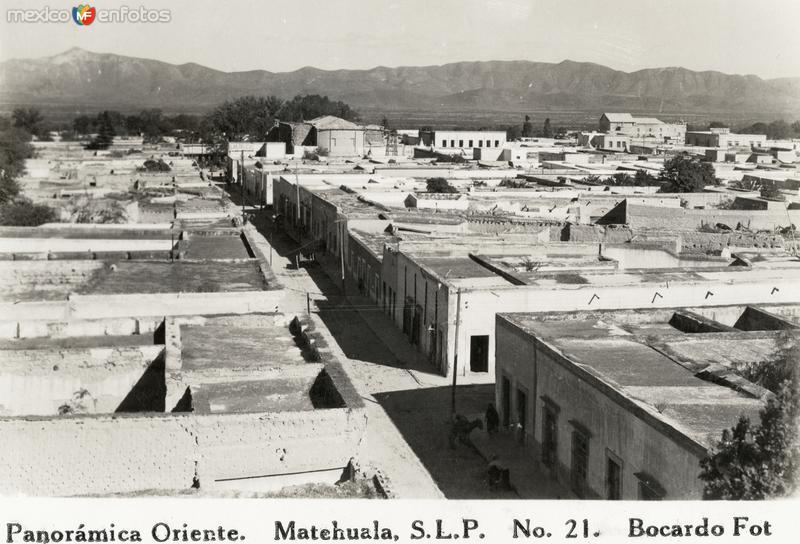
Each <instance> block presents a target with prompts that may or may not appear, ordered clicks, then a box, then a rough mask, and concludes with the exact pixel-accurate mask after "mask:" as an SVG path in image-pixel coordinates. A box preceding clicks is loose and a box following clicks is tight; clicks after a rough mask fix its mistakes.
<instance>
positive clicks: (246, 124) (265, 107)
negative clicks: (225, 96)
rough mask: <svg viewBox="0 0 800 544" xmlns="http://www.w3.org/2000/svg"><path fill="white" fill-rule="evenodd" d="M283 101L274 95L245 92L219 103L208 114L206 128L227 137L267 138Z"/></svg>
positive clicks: (231, 138) (226, 138)
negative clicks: (248, 94) (252, 94)
mask: <svg viewBox="0 0 800 544" xmlns="http://www.w3.org/2000/svg"><path fill="white" fill-rule="evenodd" d="M281 106H282V102H281V101H280V99H278V98H276V97H274V96H267V97H264V96H242V97H240V98H237V99H235V100H228V101H226V102H224V103H222V104H220V105H219V106H217V107H216V108H215V109H214V110H213V111H212V112H211V113H210V114H209V115H208V117H207V124H206V127H205V129H206V130H208V131H209V132H213V133H215V135H219V136H223V137H224V139H225V140H227V141H237V140H243V139H245V138H246V137H249V138H250V139H251V140H253V141H261V140H264V139H266V137H267V133H268V132H269V130H270V129H271V128H272V125H273V122H274V119H275V116H276V114H277V113H278V110H279V109H280V108H281Z"/></svg>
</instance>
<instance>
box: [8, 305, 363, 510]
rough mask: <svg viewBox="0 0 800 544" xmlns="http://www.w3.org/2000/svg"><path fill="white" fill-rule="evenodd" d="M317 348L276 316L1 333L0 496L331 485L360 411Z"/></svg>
mask: <svg viewBox="0 0 800 544" xmlns="http://www.w3.org/2000/svg"><path fill="white" fill-rule="evenodd" d="M312 327H313V325H312ZM4 330H6V329H5V327H4ZM42 331H46V333H47V334H46V335H45V336H40V335H39V334H40V333H41V332H42ZM322 344H323V342H322V341H321V339H319V338H317V337H316V335H315V334H314V333H313V330H310V329H309V327H308V326H307V325H302V324H301V323H300V322H299V321H296V320H295V322H294V327H287V326H286V319H285V318H284V316H282V315H280V314H274V313H273V314H243V315H235V316H231V315H203V316H199V315H194V316H182V317H180V318H177V319H176V318H166V319H165V318H163V317H161V318H159V317H157V316H137V317H135V318H133V317H128V318H122V317H115V318H99V319H76V318H70V319H68V320H61V319H60V318H59V317H54V318H51V319H39V320H37V326H35V327H33V326H27V324H23V327H21V328H20V332H19V333H18V334H17V335H16V336H15V337H13V338H3V339H2V340H0V353H1V354H2V357H3V360H4V362H5V365H4V371H3V373H2V375H0V390H1V391H2V392H3V401H2V406H0V410H1V413H0V430H1V431H2V433H3V436H4V437H6V440H4V442H3V444H4V445H3V446H0V493H2V494H4V495H36V496H85V495H109V494H139V493H143V492H147V493H155V494H168V493H175V492H187V491H189V490H199V491H202V492H206V493H208V492H210V493H212V494H214V493H218V492H224V491H228V490H233V491H239V492H241V491H247V492H279V491H280V490H281V489H282V488H284V487H286V486H292V485H299V484H305V483H310V482H314V483H323V484H328V485H333V484H334V483H336V482H337V481H339V479H340V478H341V476H342V472H343V470H344V468H345V466H346V465H347V464H348V462H349V460H350V459H351V458H353V457H356V456H357V454H358V445H359V443H360V441H361V439H362V437H363V433H364V430H365V426H366V418H365V416H364V414H363V404H362V401H361V399H360V397H359V396H358V395H357V394H356V392H355V390H354V389H353V387H352V385H351V384H350V382H349V380H348V378H347V377H346V375H345V374H344V372H343V370H342V368H341V366H340V365H339V363H338V362H337V361H336V360H335V358H334V357H333V356H332V355H331V354H330V353H329V352H328V351H327V350H326V349H325V348H324V345H322Z"/></svg>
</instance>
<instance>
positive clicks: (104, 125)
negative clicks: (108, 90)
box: [86, 111, 116, 149]
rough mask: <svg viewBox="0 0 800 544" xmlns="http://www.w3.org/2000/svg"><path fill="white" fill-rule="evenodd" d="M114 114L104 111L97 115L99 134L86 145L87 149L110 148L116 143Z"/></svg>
mask: <svg viewBox="0 0 800 544" xmlns="http://www.w3.org/2000/svg"><path fill="white" fill-rule="evenodd" d="M115 135H116V130H115V129H114V116H113V115H112V113H111V112H109V111H104V112H102V113H101V114H100V115H98V116H97V135H96V136H95V137H94V138H92V141H91V142H89V143H88V144H87V145H86V149H108V148H109V147H110V146H111V144H112V143H114V136H115Z"/></svg>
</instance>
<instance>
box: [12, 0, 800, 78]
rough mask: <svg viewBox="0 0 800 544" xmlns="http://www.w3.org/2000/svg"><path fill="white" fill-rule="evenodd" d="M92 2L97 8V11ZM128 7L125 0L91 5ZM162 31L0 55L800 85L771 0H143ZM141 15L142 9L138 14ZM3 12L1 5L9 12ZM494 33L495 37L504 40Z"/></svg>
mask: <svg viewBox="0 0 800 544" xmlns="http://www.w3.org/2000/svg"><path fill="white" fill-rule="evenodd" d="M0 1H1V2H2V6H3V7H4V8H5V10H7V9H20V8H28V9H30V8H37V7H38V8H42V7H45V6H48V7H50V8H51V9H56V8H58V9H64V8H68V9H71V7H72V6H74V3H73V2H64V1H52V2H37V3H31V2H22V1H21V0H18V1H11V0H0ZM93 5H94V4H93ZM121 5H126V3H125V1H124V0H114V1H111V0H109V1H106V2H103V4H97V5H96V7H97V8H98V9H107V8H113V7H115V6H121ZM141 5H143V6H145V7H146V8H148V9H164V8H167V9H170V10H171V21H170V22H168V23H150V24H144V23H102V22H95V23H94V24H92V25H90V26H87V27H81V26H78V25H76V24H74V23H73V22H71V21H70V22H67V23H51V24H47V23H9V22H8V21H7V20H6V16H5V14H3V17H2V19H0V60H9V59H12V58H16V59H19V58H22V59H29V58H39V57H47V56H53V55H57V54H59V53H63V52H64V51H67V50H69V49H71V48H73V47H79V48H81V49H86V50H88V51H92V52H96V53H112V54H118V55H124V56H129V57H138V58H148V59H153V60H159V61H162V62H167V63H170V64H186V63H196V64H200V65H203V66H206V67H209V68H213V69H216V70H220V71H223V72H241V71H250V70H266V71H269V72H291V71H294V70H297V69H300V68H303V67H307V66H311V67H315V68H319V69H322V70H340V69H349V70H364V69H371V68H375V67H378V66H386V67H403V66H435V65H442V64H450V63H456V62H470V61H490V60H497V61H532V62H547V63H558V62H561V61H564V60H571V61H575V62H589V63H595V64H600V65H603V66H607V67H609V68H612V69H615V70H620V71H624V72H635V71H638V70H643V69H648V68H670V67H682V68H687V69H690V70H694V71H717V72H723V73H727V74H741V75H756V76H758V77H761V78H762V79H774V78H783V77H800V56H799V55H797V54H796V52H797V51H800V33H798V32H796V30H795V28H794V27H795V23H794V21H797V20H798V18H800V3H798V2H794V1H793V0H772V1H770V2H766V3H763V4H754V3H751V2H746V1H744V0H729V1H721V0H706V1H704V2H702V3H696V2H691V1H690V0H673V1H672V2H668V3H664V2H656V1H653V0H636V1H633V0H618V1H617V2H615V3H614V4H613V5H603V4H602V3H599V2H587V1H579V0H560V1H557V0H482V1H479V0H461V1H459V2H454V1H451V0H444V1H442V2H438V3H436V4H432V3H430V2H427V1H426V0H407V1H405V2H402V3H401V2H397V1H380V0H371V1H370V0H330V1H329V2H326V3H324V4H317V3H312V2H308V1H306V2H286V1H285V0H266V1H261V2H256V1H254V0H229V1H228V2H226V3H225V4H224V6H225V9H220V4H219V3H218V2H214V3H201V2H197V1H194V2H190V1H189V0H178V1H173V2H166V1H164V0H146V1H143V2H141ZM135 7H138V4H137V5H136V6H135ZM5 10H4V11H5ZM498 37H500V38H498Z"/></svg>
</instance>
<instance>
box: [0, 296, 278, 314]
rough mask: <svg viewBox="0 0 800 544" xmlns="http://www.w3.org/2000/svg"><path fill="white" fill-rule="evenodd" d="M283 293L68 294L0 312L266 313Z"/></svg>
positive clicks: (3, 305) (1, 307) (3, 308)
mask: <svg viewBox="0 0 800 544" xmlns="http://www.w3.org/2000/svg"><path fill="white" fill-rule="evenodd" d="M283 297H284V293H283V291H234V292H227V293H158V294H131V295H69V297H68V299H67V300H54V301H37V302H20V303H18V304H14V303H10V302H9V303H0V315H2V316H3V317H4V319H6V320H9V321H14V320H16V321H26V320H49V321H69V320H74V319H78V320H88V319H103V318H121V317H130V316H140V315H147V314H150V315H162V316H170V315H218V314H246V313H269V312H274V311H276V309H277V308H279V307H280V304H281V302H282V301H283Z"/></svg>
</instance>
